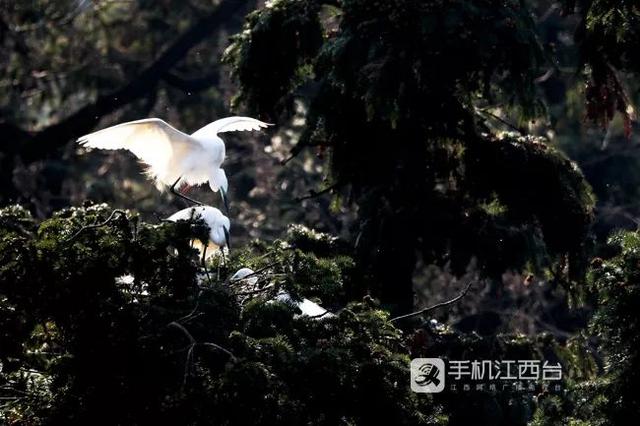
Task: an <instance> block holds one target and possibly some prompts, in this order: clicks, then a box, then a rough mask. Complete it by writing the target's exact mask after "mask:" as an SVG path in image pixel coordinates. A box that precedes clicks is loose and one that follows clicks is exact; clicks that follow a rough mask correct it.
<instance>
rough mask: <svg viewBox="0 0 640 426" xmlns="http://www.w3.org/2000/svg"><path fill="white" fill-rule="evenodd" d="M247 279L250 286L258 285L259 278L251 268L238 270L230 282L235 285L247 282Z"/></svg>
mask: <svg viewBox="0 0 640 426" xmlns="http://www.w3.org/2000/svg"><path fill="white" fill-rule="evenodd" d="M247 277H249V278H247ZM245 278H246V282H247V284H249V285H256V284H257V283H258V276H257V275H255V272H253V269H251V268H240V269H238V270H237V271H236V273H235V274H233V275H231V278H229V282H232V283H235V282H239V281H243V280H245Z"/></svg>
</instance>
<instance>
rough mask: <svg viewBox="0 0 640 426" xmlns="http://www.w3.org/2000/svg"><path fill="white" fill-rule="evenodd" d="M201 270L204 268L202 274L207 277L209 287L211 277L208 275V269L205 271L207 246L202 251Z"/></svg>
mask: <svg viewBox="0 0 640 426" xmlns="http://www.w3.org/2000/svg"><path fill="white" fill-rule="evenodd" d="M201 260H202V268H204V273H205V274H206V275H207V280H208V281H209V285H212V283H211V275H209V269H207V246H204V248H203V249H202V259H201Z"/></svg>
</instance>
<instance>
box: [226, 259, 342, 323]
mask: <svg viewBox="0 0 640 426" xmlns="http://www.w3.org/2000/svg"><path fill="white" fill-rule="evenodd" d="M254 274H255V272H254V271H253V270H252V269H250V268H241V269H239V270H237V271H236V273H235V274H233V275H232V276H231V278H230V279H229V281H230V282H231V283H237V282H242V281H246V282H247V283H248V284H250V285H255V284H256V283H257V282H258V277H257V276H255V275H254ZM275 300H277V301H278V302H283V303H286V304H288V305H293V306H296V307H297V308H298V309H300V311H302V314H301V315H302V316H308V317H312V318H321V317H332V316H334V314H332V313H331V312H329V311H327V310H326V309H325V308H323V307H322V306H320V305H318V304H317V303H315V302H312V301H311V300H309V299H304V298H303V299H302V300H301V301H299V302H298V301H295V300H294V299H293V297H291V295H290V294H289V293H287V292H286V291H284V290H283V291H280V292H279V293H278V295H277V296H276V297H275Z"/></svg>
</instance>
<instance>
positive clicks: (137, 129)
mask: <svg viewBox="0 0 640 426" xmlns="http://www.w3.org/2000/svg"><path fill="white" fill-rule="evenodd" d="M268 126H271V124H268V123H264V122H262V121H260V120H256V119H255V118H250V117H227V118H223V119H220V120H216V121H214V122H213V123H210V124H207V125H206V126H204V127H203V128H202V129H200V130H197V131H196V132H194V133H193V134H191V135H187V134H186V133H182V132H181V131H179V130H177V129H175V128H174V127H172V126H170V125H169V124H167V123H166V122H164V121H162V120H160V119H159V118H147V119H144V120H137V121H131V122H128V123H123V124H118V125H116V126H113V127H108V128H106V129H103V130H100V131H97V132H95V133H90V134H88V135H85V136H82V137H81V138H79V139H78V143H80V144H81V145H83V146H86V147H89V148H99V149H110V150H113V149H127V150H129V151H131V152H132V153H133V154H134V155H135V156H136V157H138V158H139V159H140V160H141V161H142V162H143V163H145V164H146V165H147V171H146V173H147V175H148V176H149V177H150V178H151V179H153V180H154V181H155V182H156V186H157V187H158V188H159V189H160V188H162V185H167V186H169V187H170V191H171V192H172V193H173V194H175V195H177V196H179V197H181V198H183V199H185V200H187V201H190V202H192V203H195V204H198V205H202V203H200V202H199V201H196V200H193V199H191V198H189V197H187V196H185V195H183V194H181V193H180V192H178V191H176V190H175V188H176V185H178V184H183V183H184V184H187V185H198V184H202V183H205V182H209V186H210V187H211V189H212V190H213V191H214V192H217V191H218V190H220V195H221V196H222V201H223V202H224V205H225V208H226V210H227V212H228V211H229V207H228V206H229V205H228V200H227V191H228V182H227V175H226V174H225V172H224V170H223V169H222V168H221V165H222V162H223V161H224V158H225V145H224V141H223V140H222V139H221V138H220V137H219V136H218V133H223V132H233V131H250V130H260V129H263V128H265V127H268Z"/></svg>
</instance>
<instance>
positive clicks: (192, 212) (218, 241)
mask: <svg viewBox="0 0 640 426" xmlns="http://www.w3.org/2000/svg"><path fill="white" fill-rule="evenodd" d="M168 220H170V221H173V222H176V221H178V220H202V221H204V223H206V225H207V226H208V227H209V240H210V241H209V242H210V243H213V244H215V245H216V246H218V247H224V246H227V247H229V229H230V228H231V222H230V221H229V218H228V217H227V216H225V215H224V214H223V213H222V212H221V211H220V210H218V209H217V208H215V207H211V206H196V207H189V208H186V209H183V210H180V211H179V212H177V213H174V214H173V215H171V216H170V217H169V218H168Z"/></svg>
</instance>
